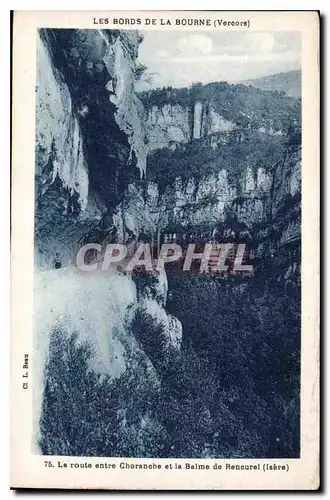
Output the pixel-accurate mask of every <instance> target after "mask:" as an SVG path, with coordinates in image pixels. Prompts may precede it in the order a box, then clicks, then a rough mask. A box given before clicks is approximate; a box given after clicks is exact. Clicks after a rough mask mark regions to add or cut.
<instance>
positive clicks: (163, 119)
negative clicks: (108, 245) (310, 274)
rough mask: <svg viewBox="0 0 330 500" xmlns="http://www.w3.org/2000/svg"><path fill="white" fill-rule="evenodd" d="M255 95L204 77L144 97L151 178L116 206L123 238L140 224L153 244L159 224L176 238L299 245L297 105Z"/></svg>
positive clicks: (263, 251)
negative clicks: (196, 236) (192, 83)
mask: <svg viewBox="0 0 330 500" xmlns="http://www.w3.org/2000/svg"><path fill="white" fill-rule="evenodd" d="M261 93H262V92H261V91H260V90H258V89H253V88H252V87H245V86H243V85H238V86H229V85H228V84H209V85H205V86H195V87H193V88H190V89H159V90H158V89H157V90H155V91H149V92H145V93H143V94H141V95H140V97H141V100H142V102H143V103H144V106H145V116H146V123H147V138H148V146H149V154H148V162H147V163H148V169H147V178H146V180H145V181H144V182H140V183H136V182H135V183H131V184H129V186H128V188H127V191H126V194H125V197H124V199H123V201H122V203H121V206H120V211H121V214H122V220H123V226H122V228H121V229H122V231H121V238H122V239H123V240H125V238H126V237H127V234H131V233H132V232H133V233H134V234H135V235H138V233H139V232H140V231H142V232H144V233H147V234H149V236H150V240H151V241H155V240H156V239H157V232H159V231H160V232H162V233H164V234H165V235H170V237H171V236H173V235H175V236H176V237H177V239H178V235H180V237H181V238H182V237H186V236H187V235H189V234H195V233H196V231H197V232H198V231H199V232H201V231H202V232H204V233H205V234H203V235H202V237H204V238H205V237H206V238H209V239H211V238H214V236H215V235H217V236H218V238H228V237H231V238H242V239H243V238H245V239H249V240H252V239H253V240H254V245H255V247H256V253H257V254H258V255H259V256H265V255H268V256H270V255H272V254H273V253H274V251H275V249H279V248H283V247H284V246H285V245H287V244H288V243H289V242H290V244H291V243H294V242H296V244H297V245H299V238H300V229H299V228H300V216H299V211H300V194H301V192H300V190H301V187H300V171H301V150H300V136H299V122H300V103H299V101H296V100H295V99H290V98H288V97H286V96H283V95H282V94H279V93H270V92H263V93H262V95H261ZM221 97H222V100H221ZM264 108H266V109H268V110H269V109H273V111H274V112H273V114H272V115H270V114H269V113H267V114H266V113H265V112H264ZM288 124H290V125H288ZM297 259H299V257H297Z"/></svg>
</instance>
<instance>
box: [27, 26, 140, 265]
mask: <svg viewBox="0 0 330 500" xmlns="http://www.w3.org/2000/svg"><path fill="white" fill-rule="evenodd" d="M138 45H139V35H138V33H137V32H135V31H134V32H133V31H129V32H127V31H125V32H120V31H111V32H110V31H109V32H108V31H106V30H105V31H98V30H40V32H39V34H38V38H37V58H38V64H37V68H38V72H37V85H36V225H35V226H36V245H37V248H38V249H39V255H38V259H37V262H38V265H40V266H42V267H45V266H46V267H49V265H50V262H51V258H52V257H53V256H54V255H55V253H56V252H59V253H61V255H62V259H63V260H64V261H65V262H69V261H70V259H71V258H72V255H70V254H69V253H68V252H69V251H68V248H71V249H72V247H73V246H74V245H75V244H77V242H78V241H79V239H80V238H81V237H82V235H84V234H85V233H86V232H88V230H90V228H91V227H93V226H95V225H97V224H98V222H99V221H100V220H101V219H102V217H103V216H104V214H106V213H107V212H109V210H110V211H111V210H112V209H113V207H114V206H116V205H117V204H118V202H119V201H120V198H121V196H122V194H123V192H124V190H125V187H126V185H127V182H128V179H129V178H130V179H134V178H136V179H139V178H140V176H142V175H144V174H145V169H146V146H145V132H144V126H143V122H142V119H141V117H142V111H143V110H142V105H141V103H140V101H139V100H138V98H137V97H136V95H135V93H134V81H135V80H134V71H135V60H136V58H137V48H138ZM95 124H96V125H95Z"/></svg>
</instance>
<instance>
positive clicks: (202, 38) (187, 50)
mask: <svg viewBox="0 0 330 500" xmlns="http://www.w3.org/2000/svg"><path fill="white" fill-rule="evenodd" d="M212 49H213V43H212V40H211V38H210V37H209V36H206V35H190V36H183V37H181V38H179V39H178V42H177V44H176V52H177V55H179V56H180V57H186V56H187V57H189V56H191V55H193V54H199V55H206V54H211V52H212Z"/></svg>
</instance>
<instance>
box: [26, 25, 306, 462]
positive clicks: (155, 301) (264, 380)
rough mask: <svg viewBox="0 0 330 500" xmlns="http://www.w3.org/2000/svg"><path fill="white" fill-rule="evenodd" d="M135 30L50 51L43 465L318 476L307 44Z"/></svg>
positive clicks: (45, 49)
mask: <svg viewBox="0 0 330 500" xmlns="http://www.w3.org/2000/svg"><path fill="white" fill-rule="evenodd" d="M118 28H119V29H117V30H115V29H53V28H47V29H45V28H43V29H39V30H38V32H37V33H36V38H37V40H36V45H37V47H36V48H37V54H36V56H37V57H36V89H35V134H36V135H35V137H36V142H35V221H34V248H35V254H34V339H33V342H34V346H33V372H34V373H33V441H32V443H31V446H32V449H33V452H34V453H35V454H39V455H61V456H78V457H79V456H80V457H136V458H196V459H198V458H210V459H213V458H216V459H222V458H226V459H234V458H244V459H248V458H251V459H253V458H255V459H256V458H268V459H270V458H274V459H275V458H288V459H289V458H299V457H300V359H301V356H300V354H301V275H300V264H301V40H300V33H298V32H295V31H274V32H272V31H269V32H264V31H248V30H244V31H243V30H242V31H239V30H235V31H234V30H233V31H231V30H229V29H227V30H209V31H208V30H207V29H205V28H203V29H197V28H196V29H193V28H191V29H190V28H189V27H186V29H178V30H174V29H173V30H168V31H166V30H163V31H162V30H161V29H156V30H155V29H150V30H136V29H132V28H130V27H126V28H125V29H120V28H121V27H120V26H118ZM122 28H123V27H122Z"/></svg>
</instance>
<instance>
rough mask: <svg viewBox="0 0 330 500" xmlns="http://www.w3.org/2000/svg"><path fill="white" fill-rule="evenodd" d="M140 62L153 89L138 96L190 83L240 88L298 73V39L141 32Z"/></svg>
mask: <svg viewBox="0 0 330 500" xmlns="http://www.w3.org/2000/svg"><path fill="white" fill-rule="evenodd" d="M140 32H141V33H142V34H143V35H144V40H143V42H142V43H141V45H140V48H139V60H140V62H141V63H143V64H145V65H146V66H147V67H148V70H147V74H146V76H145V77H146V78H148V75H150V74H151V75H152V83H147V82H146V81H143V79H142V81H141V82H139V83H138V84H137V90H146V89H150V88H156V87H163V86H165V87H167V86H172V87H185V86H188V85H190V84H191V83H196V82H202V83H209V82H215V81H227V82H233V83H234V82H239V81H242V80H248V79H251V78H257V77H260V76H266V75H273V74H275V73H281V72H285V71H290V70H293V69H300V66H301V61H300V33H299V32H294V31H291V32H290V31H281V32H261V31H260V32H250V33H247V32H244V33H242V32H237V31H231V32H223V31H221V32H214V31H199V32H196V30H195V31H188V30H187V31H182V30H181V31H173V30H171V31H165V30H164V31H158V30H157V31H151V30H150V31H140Z"/></svg>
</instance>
